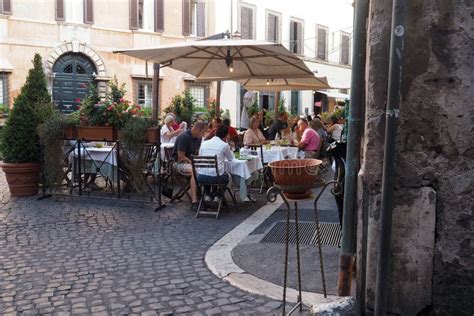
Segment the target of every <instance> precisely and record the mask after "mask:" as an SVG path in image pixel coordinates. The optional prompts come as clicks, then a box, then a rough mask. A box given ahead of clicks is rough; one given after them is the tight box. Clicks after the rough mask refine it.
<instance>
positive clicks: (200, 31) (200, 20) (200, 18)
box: [196, 2, 206, 36]
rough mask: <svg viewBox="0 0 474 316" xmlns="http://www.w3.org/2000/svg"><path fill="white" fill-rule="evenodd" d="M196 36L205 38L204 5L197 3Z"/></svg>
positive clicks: (203, 3)
mask: <svg viewBox="0 0 474 316" xmlns="http://www.w3.org/2000/svg"><path fill="white" fill-rule="evenodd" d="M196 35H197V36H206V3H205V2H198V3H197V34H196Z"/></svg>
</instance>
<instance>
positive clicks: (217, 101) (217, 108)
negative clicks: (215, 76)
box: [215, 81, 221, 118]
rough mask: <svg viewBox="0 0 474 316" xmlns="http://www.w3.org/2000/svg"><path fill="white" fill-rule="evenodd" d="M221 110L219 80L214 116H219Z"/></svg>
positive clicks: (218, 82)
mask: <svg viewBox="0 0 474 316" xmlns="http://www.w3.org/2000/svg"><path fill="white" fill-rule="evenodd" d="M220 110H221V81H217V90H216V114H215V115H216V118H220V115H219V113H220Z"/></svg>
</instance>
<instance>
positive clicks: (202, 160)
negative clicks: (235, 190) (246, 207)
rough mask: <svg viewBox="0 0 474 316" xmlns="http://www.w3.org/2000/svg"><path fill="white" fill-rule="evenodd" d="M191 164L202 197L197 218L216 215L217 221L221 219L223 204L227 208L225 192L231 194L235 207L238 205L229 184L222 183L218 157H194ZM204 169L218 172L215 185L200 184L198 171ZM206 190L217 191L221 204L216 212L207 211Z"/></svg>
mask: <svg viewBox="0 0 474 316" xmlns="http://www.w3.org/2000/svg"><path fill="white" fill-rule="evenodd" d="M191 163H192V166H193V174H194V179H195V181H196V187H197V188H199V189H200V194H201V197H200V199H199V205H198V208H197V211H196V217H199V215H201V214H204V215H215V216H216V219H218V218H219V213H220V210H221V206H222V204H224V205H225V206H226V208H227V203H226V200H225V197H224V195H225V192H226V191H227V192H229V194H230V196H231V198H232V201H233V202H234V205H235V204H236V201H235V197H234V195H233V194H232V192H231V191H230V188H229V187H228V182H227V183H222V182H221V180H220V176H221V175H220V174H219V168H218V164H217V156H192V157H191ZM202 169H209V170H215V172H216V175H217V177H216V179H217V182H215V183H200V182H199V180H198V172H197V170H202ZM206 188H209V190H211V189H213V188H215V189H216V190H217V194H216V196H217V198H218V200H219V204H218V206H217V210H216V211H209V210H207V207H206V205H205V203H204V195H205V194H204V191H205V189H206ZM203 206H204V210H201V208H202V207H203Z"/></svg>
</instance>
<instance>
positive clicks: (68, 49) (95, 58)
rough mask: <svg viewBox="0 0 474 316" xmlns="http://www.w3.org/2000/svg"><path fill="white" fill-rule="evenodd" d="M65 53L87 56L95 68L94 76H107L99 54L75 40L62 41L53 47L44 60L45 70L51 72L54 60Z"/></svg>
mask: <svg viewBox="0 0 474 316" xmlns="http://www.w3.org/2000/svg"><path fill="white" fill-rule="evenodd" d="M66 53H81V54H83V55H85V56H87V57H89V58H90V60H92V62H93V63H94V65H95V67H96V69H97V73H96V76H97V77H99V78H106V77H107V75H106V71H105V64H104V61H103V60H102V58H100V56H99V55H98V54H97V53H96V52H95V51H94V50H93V49H91V48H90V47H88V46H87V45H86V44H84V43H79V42H75V41H73V42H69V43H64V44H62V45H60V46H57V47H56V48H55V49H54V51H53V52H52V53H51V55H50V56H49V58H48V60H47V61H46V71H47V72H49V73H52V70H53V65H54V64H55V63H56V60H58V58H59V57H61V56H62V55H64V54H66Z"/></svg>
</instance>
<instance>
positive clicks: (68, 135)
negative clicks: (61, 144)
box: [63, 126, 77, 139]
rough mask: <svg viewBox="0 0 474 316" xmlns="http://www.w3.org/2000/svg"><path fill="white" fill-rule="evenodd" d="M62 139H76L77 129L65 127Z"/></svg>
mask: <svg viewBox="0 0 474 316" xmlns="http://www.w3.org/2000/svg"><path fill="white" fill-rule="evenodd" d="M63 134H64V139H77V127H76V126H66V127H64V130H63Z"/></svg>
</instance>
